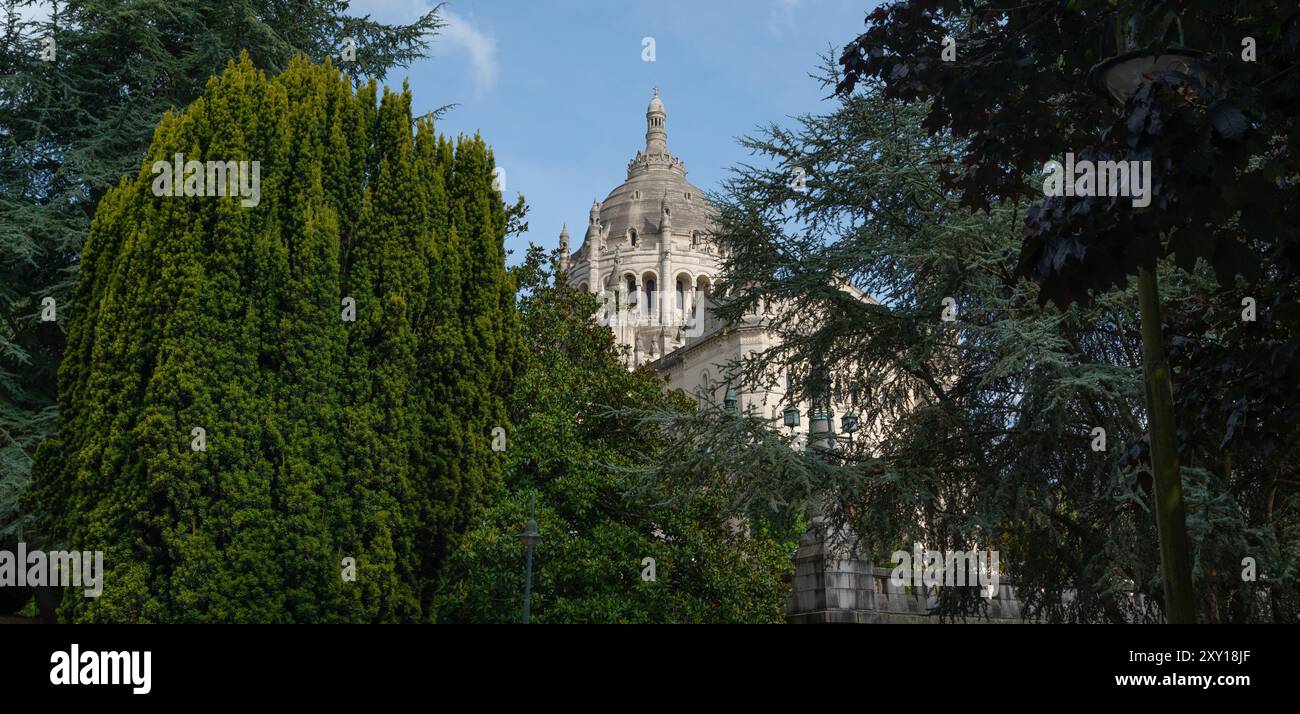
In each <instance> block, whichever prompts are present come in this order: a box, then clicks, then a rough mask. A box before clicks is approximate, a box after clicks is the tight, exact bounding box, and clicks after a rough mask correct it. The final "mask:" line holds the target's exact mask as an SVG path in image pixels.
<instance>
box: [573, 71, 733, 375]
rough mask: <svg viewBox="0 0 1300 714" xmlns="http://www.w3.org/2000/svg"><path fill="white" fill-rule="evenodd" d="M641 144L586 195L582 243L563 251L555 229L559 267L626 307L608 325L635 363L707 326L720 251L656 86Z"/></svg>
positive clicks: (706, 207)
mask: <svg viewBox="0 0 1300 714" xmlns="http://www.w3.org/2000/svg"><path fill="white" fill-rule="evenodd" d="M645 117H646V134H645V148H644V149H642V150H640V151H638V152H637V153H636V156H635V157H633V159H632V160H631V161H629V162H628V164H627V180H626V181H624V182H623V183H622V184H620V185H619V186H618V187H616V188H615V189H614V190H613V191H610V192H609V195H608V196H606V197H605V200H604V201H596V202H593V204H592V206H591V210H590V211H589V213H588V220H587V231H586V236H585V238H584V241H583V245H582V248H581V249H579V250H578V251H577V252H576V253H570V252H569V233H568V229H567V227H566V228H565V229H563V230H562V231H561V233H560V249H561V256H560V266H559V267H560V270H561V272H562V273H563V274H564V275H565V276H566V278H567V279H568V280H569V282H570V283H571V284H572V285H575V286H577V287H579V288H582V289H585V290H589V291H591V292H602V291H606V292H608V291H611V290H613V291H617V292H618V293H619V297H618V298H617V299H616V301H615V302H616V306H617V307H618V308H619V309H620V310H623V311H625V312H626V311H627V310H633V311H634V312H635V315H634V316H633V318H632V319H630V321H629V320H625V322H624V324H621V325H619V326H618V329H616V330H615V332H616V335H617V337H618V340H619V342H621V343H623V344H626V345H628V346H629V347H630V348H631V349H632V359H633V361H634V363H636V364H640V363H643V362H645V361H648V360H652V359H656V358H658V357H661V356H663V355H664V354H666V353H667V352H669V351H671V350H672V349H676V348H679V347H681V346H683V345H684V344H685V343H686V341H687V340H689V339H692V338H693V337H698V336H700V335H701V333H702V332H703V331H706V330H707V329H709V327H711V326H712V322H711V318H708V317H707V316H706V315H705V311H704V309H703V306H704V305H706V300H707V295H708V294H709V293H710V291H711V289H712V286H713V283H714V281H715V280H716V279H717V276H718V268H719V262H720V261H719V256H718V254H717V251H716V250H715V249H714V246H713V241H712V232H713V229H714V220H713V217H714V216H715V215H716V209H715V208H714V207H713V206H712V205H710V203H709V201H708V199H707V198H705V196H704V192H703V191H701V190H700V189H699V188H698V187H696V186H694V185H693V184H691V182H690V181H687V180H686V164H685V162H683V161H682V160H681V159H679V158H677V157H676V156H673V155H672V154H671V153H670V152H669V151H668V132H667V114H666V112H665V110H664V103H663V101H662V100H661V99H660V98H659V91H658V90H657V89H656V90H655V95H654V97H653V98H652V99H651V100H650V105H649V106H648V107H647V108H646V114H645Z"/></svg>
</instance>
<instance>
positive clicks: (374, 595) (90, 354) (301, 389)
mask: <svg viewBox="0 0 1300 714" xmlns="http://www.w3.org/2000/svg"><path fill="white" fill-rule="evenodd" d="M376 95H377V89H376V86H375V85H374V83H370V84H368V85H365V86H362V87H360V88H359V89H358V90H356V91H355V92H354V90H353V89H352V87H351V85H350V83H349V80H348V79H347V78H346V77H344V76H343V75H341V74H340V73H339V71H338V70H336V69H334V68H333V67H330V66H329V65H328V64H327V65H325V66H323V67H322V66H314V65H311V64H309V63H307V62H306V61H305V60H302V59H299V60H296V61H294V62H293V63H291V65H290V66H289V68H288V69H287V70H286V71H285V72H284V73H282V74H281V75H279V76H277V77H276V78H275V79H273V80H270V81H268V80H267V79H266V77H265V76H264V75H263V74H261V73H260V72H258V71H257V70H255V68H254V67H253V65H252V63H251V61H250V60H249V59H248V58H247V57H245V58H243V59H242V60H241V61H240V62H239V63H231V64H230V65H229V66H228V67H227V69H226V71H225V73H224V74H223V75H222V76H221V77H220V78H214V79H212V80H211V81H210V82H209V84H208V88H207V91H206V92H205V93H204V95H203V97H201V98H200V99H198V100H197V101H195V102H194V104H192V105H191V106H190V107H189V108H188V109H187V110H186V111H185V112H184V113H181V114H177V115H168V116H166V117H165V118H164V120H163V121H162V123H161V124H160V125H159V126H158V128H157V131H156V132H155V136H154V141H153V145H152V146H151V147H150V150H149V153H148V155H147V158H146V160H145V162H144V165H143V167H142V169H141V171H140V173H139V174H138V175H137V176H136V177H135V179H134V180H123V181H122V182H121V183H120V184H119V185H118V186H117V187H116V188H114V189H112V190H110V191H109V192H108V194H107V195H106V196H105V198H104V201H103V203H102V208H101V209H100V211H99V213H97V215H96V218H95V221H94V224H93V228H92V231H91V234H90V237H89V239H88V240H87V243H86V248H85V251H84V253H83V255H82V264H83V265H82V270H81V275H80V278H79V280H78V283H77V286H76V291H77V292H76V294H77V297H78V300H79V302H80V303H81V304H83V305H85V310H84V311H81V312H79V313H78V314H77V316H76V317H75V318H74V319H73V321H72V323H71V325H70V333H69V352H68V357H67V359H65V361H64V363H63V365H62V367H61V369H60V375H59V379H60V392H61V393H60V407H61V411H62V417H61V422H60V427H59V432H58V436H57V438H55V439H51V440H49V441H48V442H46V443H45V444H44V445H42V447H41V449H40V451H39V453H38V458H37V467H36V469H35V485H34V487H33V489H32V493H31V496H30V501H29V503H30V505H31V506H32V507H33V509H34V510H36V511H37V512H38V515H39V518H40V524H41V526H42V527H43V528H45V529H47V531H48V532H49V533H51V534H52V535H53V536H54V537H55V538H57V539H59V540H60V541H62V542H65V543H67V544H68V545H69V546H70V547H73V548H76V549H78V550H103V551H105V568H106V577H105V587H104V594H103V596H102V597H100V598H98V599H86V598H83V597H81V596H80V593H79V592H72V591H69V592H68V594H67V597H66V598H65V600H64V606H63V613H64V615H65V616H70V617H71V618H73V619H78V620H103V621H419V620H427V619H431V617H432V611H431V609H430V607H429V600H430V597H431V595H430V593H431V592H432V591H433V583H434V581H435V579H436V578H437V576H438V573H439V569H440V566H441V563H442V560H443V558H444V556H445V554H446V553H447V552H448V551H449V550H450V549H451V548H452V547H453V544H454V543H455V540H456V536H457V533H458V532H459V531H461V530H463V529H464V528H465V527H466V524H467V523H468V521H469V519H470V517H471V516H472V514H473V513H474V512H475V511H476V509H477V508H478V507H479V505H480V501H481V499H482V497H483V494H484V493H485V491H486V490H487V489H488V488H489V487H490V486H491V485H492V483H493V482H494V481H495V480H496V479H498V478H499V467H498V465H497V462H496V459H495V458H494V456H495V455H494V454H492V452H491V451H490V446H489V439H490V434H491V430H492V428H494V427H495V426H501V427H506V426H508V425H507V424H506V423H505V421H504V419H505V414H504V410H503V406H502V405H503V403H504V402H503V398H504V391H503V388H505V387H504V386H503V385H508V384H509V383H510V379H511V375H510V367H509V366H508V365H510V364H513V363H514V362H515V361H517V360H518V350H517V346H516V345H517V343H518V337H517V334H514V331H516V330H517V327H516V326H517V319H516V318H515V316H514V314H513V307H512V306H511V305H510V304H508V303H503V302H502V301H501V300H500V299H499V296H500V295H501V294H502V291H504V290H512V287H511V286H510V282H509V278H508V276H507V274H506V271H505V267H504V251H503V248H502V240H503V238H504V231H505V221H504V207H503V206H501V205H499V204H500V203H501V199H500V195H499V194H498V193H497V192H496V191H495V190H493V189H492V186H491V166H490V158H489V154H488V151H487V148H486V146H485V145H484V144H483V142H482V140H481V139H478V138H477V137H476V138H474V139H462V140H461V141H459V142H458V145H457V146H455V147H453V146H452V144H451V142H449V141H447V140H445V139H442V138H439V137H437V136H436V135H435V133H434V130H433V126H432V124H431V123H429V122H427V121H421V122H419V124H418V125H417V127H416V135H415V136H413V132H412V119H411V108H410V107H411V97H410V93H409V91H406V90H403V91H402V92H400V93H393V92H388V91H385V93H384V95H383V98H382V100H380V101H379V102H378V105H376ZM177 153H180V154H183V158H184V160H186V161H188V160H197V161H201V162H205V161H223V162H224V161H250V162H251V161H259V162H260V201H259V202H258V203H257V205H256V206H251V207H246V206H243V205H241V197H240V196H184V197H178V196H172V195H156V193H155V191H154V190H153V189H154V185H155V172H154V170H153V167H154V162H155V161H162V162H171V161H172V160H173V158H174V156H175V154H177ZM462 157H464V158H463V159H462ZM175 178H177V179H180V178H181V177H179V176H178V177H175ZM461 235H464V236H468V237H469V239H468V240H464V241H462V240H460V239H459V238H458V236H461ZM353 311H354V312H353ZM196 429H202V430H203V431H202V432H198V431H195V430H196ZM200 435H201V438H203V439H206V443H205V445H204V446H205V448H204V449H202V450H197V449H196V448H195V446H196V444H197V441H196V440H197V439H199V438H200ZM352 566H354V568H355V579H352V578H351V577H346V576H349V575H350V574H351V570H350V568H351V567H352Z"/></svg>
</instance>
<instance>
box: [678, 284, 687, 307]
mask: <svg viewBox="0 0 1300 714" xmlns="http://www.w3.org/2000/svg"><path fill="white" fill-rule="evenodd" d="M677 309H678V310H683V311H684V310H686V282H685V281H683V280H682V279H681V278H678V279H677Z"/></svg>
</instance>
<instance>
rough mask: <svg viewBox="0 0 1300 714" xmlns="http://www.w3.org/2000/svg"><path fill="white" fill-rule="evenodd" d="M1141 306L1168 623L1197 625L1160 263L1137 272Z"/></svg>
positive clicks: (1153, 261) (1143, 365)
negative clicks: (1162, 314)
mask: <svg viewBox="0 0 1300 714" xmlns="http://www.w3.org/2000/svg"><path fill="white" fill-rule="evenodd" d="M1138 306H1139V308H1140V309H1141V312H1142V371H1143V374H1144V376H1145V378H1146V401H1147V420H1148V433H1149V434H1150V442H1151V471H1152V473H1153V475H1154V480H1155V507H1156V529H1157V531H1158V532H1159V536H1160V565H1161V571H1162V573H1163V574H1164V578H1163V580H1164V594H1165V618H1166V620H1167V621H1168V622H1169V623H1171V624H1195V622H1196V605H1195V601H1194V599H1193V597H1192V561H1191V554H1190V552H1189V551H1188V548H1187V524H1186V518H1185V516H1184V513H1183V485H1182V478H1181V476H1180V475H1179V464H1178V432H1177V429H1176V427H1175V425H1174V388H1173V381H1172V376H1171V375H1170V372H1169V362H1168V360H1167V358H1166V357H1165V345H1164V337H1163V336H1162V335H1161V320H1160V293H1159V288H1158V286H1157V284H1156V263H1155V260H1151V261H1149V262H1148V263H1147V264H1146V265H1145V266H1143V267H1141V268H1139V269H1138Z"/></svg>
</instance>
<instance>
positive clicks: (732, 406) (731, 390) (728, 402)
mask: <svg viewBox="0 0 1300 714" xmlns="http://www.w3.org/2000/svg"><path fill="white" fill-rule="evenodd" d="M722 406H724V407H726V409H727V411H729V412H734V411H736V388H735V387H732V386H731V385H727V396H726V397H724V398H723V400H722Z"/></svg>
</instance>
